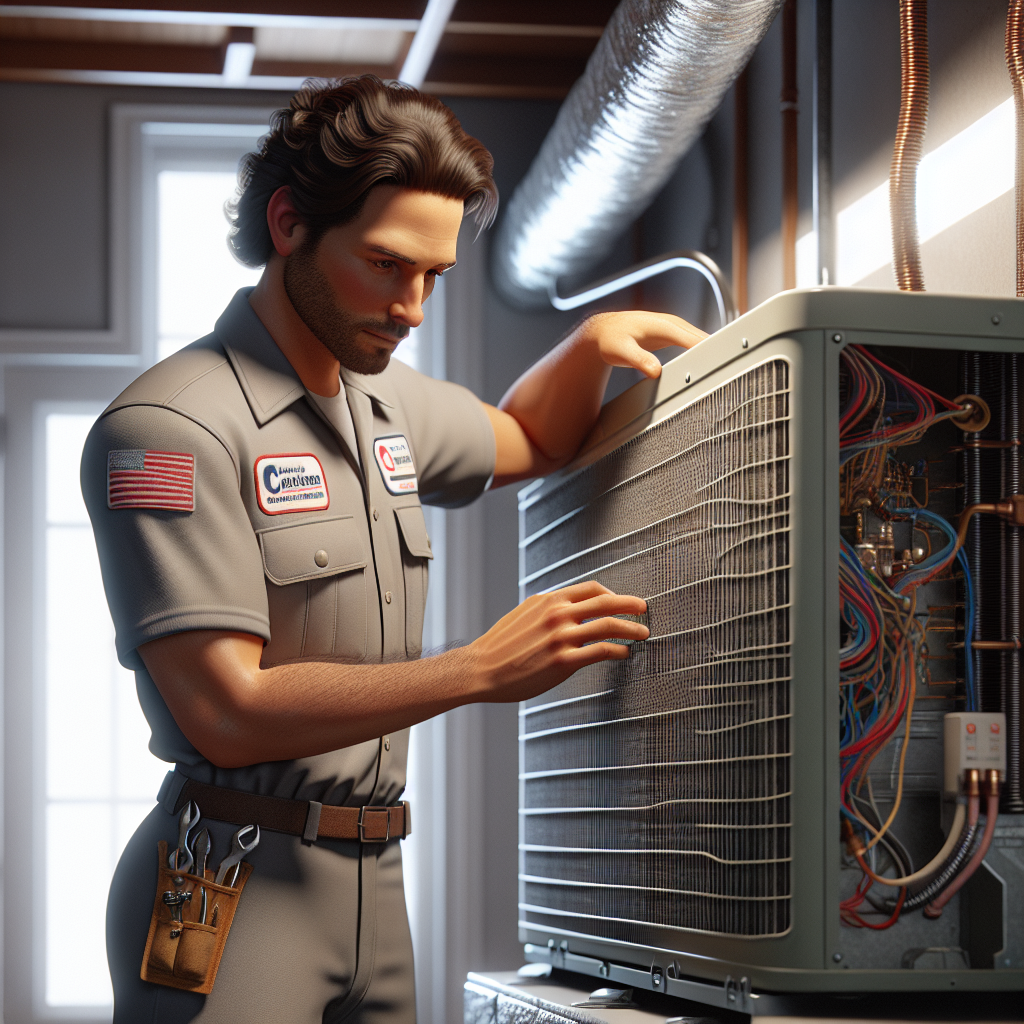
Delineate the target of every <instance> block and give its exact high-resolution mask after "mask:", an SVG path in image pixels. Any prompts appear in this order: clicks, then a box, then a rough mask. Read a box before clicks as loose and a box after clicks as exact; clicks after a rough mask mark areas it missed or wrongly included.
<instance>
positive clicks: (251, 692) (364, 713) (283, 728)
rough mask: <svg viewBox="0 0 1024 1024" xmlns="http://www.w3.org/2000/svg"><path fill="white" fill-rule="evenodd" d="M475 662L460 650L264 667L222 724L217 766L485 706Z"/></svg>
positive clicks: (339, 743)
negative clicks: (411, 657)
mask: <svg viewBox="0 0 1024 1024" xmlns="http://www.w3.org/2000/svg"><path fill="white" fill-rule="evenodd" d="M470 662H471V656H470V655H469V653H468V652H467V651H466V650H465V649H462V650H457V651H451V652H449V653H447V654H443V655H439V656H437V657H433V658H423V659H422V660H419V661H409V662H398V663H395V664H386V665H347V664H342V663H338V662H329V661H303V662H291V663H286V664H282V665H275V666H274V667H273V668H268V669H262V670H260V671H258V672H257V673H256V674H255V676H254V677H253V679H252V681H251V683H250V685H249V687H247V691H248V692H246V693H245V694H244V695H243V697H242V698H241V699H240V701H239V705H240V706H239V707H237V708H235V709H234V714H232V715H230V717H229V718H228V719H226V720H225V722H224V728H223V732H222V735H221V737H220V739H219V742H218V743H217V744H216V745H217V747H218V758H219V761H218V763H220V764H222V766H224V767H229V765H227V764H225V763H224V762H225V760H226V759H227V760H231V761H234V762H236V763H237V765H245V764H252V763H254V762H256V761H283V760H289V759H292V758H297V757H310V756H313V755H315V754H322V753H325V752H327V751H330V750H337V749H339V748H341V747H349V746H352V745H354V744H356V743H362V742H363V741H365V740H371V739H375V738H376V737H379V736H383V735H385V734H387V733H391V732H397V731H398V730H399V729H406V728H408V727H409V726H411V725H414V724H415V723H417V722H422V721H424V720H426V719H427V718H432V717H433V716H434V715H439V714H442V713H443V712H445V711H448V710H450V709H451V708H454V707H458V706H459V705H460V704H466V703H469V702H471V701H473V700H480V699H482V695H481V694H479V693H478V692H477V689H476V688H474V673H473V671H472V666H471V664H470ZM232 739H233V740H234V742H232ZM225 741H226V742H225Z"/></svg>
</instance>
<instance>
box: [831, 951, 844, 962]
mask: <svg viewBox="0 0 1024 1024" xmlns="http://www.w3.org/2000/svg"><path fill="white" fill-rule="evenodd" d="M832 959H833V960H834V961H835V962H836V963H839V961H840V960H842V959H843V954H842V953H833V954H832Z"/></svg>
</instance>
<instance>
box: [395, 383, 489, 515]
mask: <svg viewBox="0 0 1024 1024" xmlns="http://www.w3.org/2000/svg"><path fill="white" fill-rule="evenodd" d="M406 374H412V375H414V377H415V380H414V381H413V380H402V381H401V384H402V387H401V392H400V393H401V399H402V407H403V411H404V412H405V415H406V419H407V420H408V422H409V427H410V432H411V438H410V440H411V442H412V446H413V451H414V454H415V457H416V472H417V476H418V477H419V491H420V501H422V502H423V504H424V505H440V506H442V507H444V508H458V507H459V506H461V505H467V504H469V502H471V501H473V500H474V499H475V498H478V497H479V496H480V495H481V494H482V493H483V492H484V491H485V490H486V488H487V485H488V484H489V483H490V481H491V478H492V477H493V476H494V463H495V457H496V448H495V442H494V429H493V428H492V427H491V421H490V419H489V418H488V416H487V413H486V411H485V410H484V407H483V404H482V403H481V402H480V400H479V399H478V398H477V397H476V395H474V394H473V392H472V391H470V390H468V389H467V388H464V387H462V386H461V385H459V384H452V383H451V382H450V381H444V380H434V379H433V378H432V377H425V376H423V375H422V374H419V373H415V371H412V370H406ZM406 374H403V377H405V376H406Z"/></svg>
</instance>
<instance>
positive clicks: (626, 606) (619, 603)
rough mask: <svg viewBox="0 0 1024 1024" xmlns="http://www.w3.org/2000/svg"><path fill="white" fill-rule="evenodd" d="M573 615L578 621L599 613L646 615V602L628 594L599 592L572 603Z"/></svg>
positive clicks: (592, 617)
mask: <svg viewBox="0 0 1024 1024" xmlns="http://www.w3.org/2000/svg"><path fill="white" fill-rule="evenodd" d="M572 610H573V616H574V617H575V618H577V620H578V621H579V622H582V621H583V620H584V619H596V618H598V616H601V615H646V614H647V602H646V601H645V600H643V598H640V597H631V596H630V595H628V594H601V595H599V596H598V597H592V598H590V599H589V600H587V601H578V602H577V603H576V604H574V605H573V609H572Z"/></svg>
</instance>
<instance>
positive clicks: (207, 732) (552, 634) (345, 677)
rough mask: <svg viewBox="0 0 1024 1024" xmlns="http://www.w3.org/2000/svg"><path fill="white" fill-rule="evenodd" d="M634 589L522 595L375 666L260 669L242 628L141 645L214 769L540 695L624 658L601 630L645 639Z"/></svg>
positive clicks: (300, 664)
mask: <svg viewBox="0 0 1024 1024" xmlns="http://www.w3.org/2000/svg"><path fill="white" fill-rule="evenodd" d="M645 610H646V605H645V603H644V602H643V601H642V600H640V599H639V598H635V597H627V596H621V595H616V594H613V593H611V591H609V590H607V589H606V588H605V587H602V586H601V585H600V584H597V583H580V584H576V585H575V586H572V587H567V588H566V589H565V590H560V591H553V592H551V593H549V594H544V595H537V596H535V597H531V598H528V599H527V600H526V601H524V602H523V604H521V605H519V607H518V608H515V609H514V610H513V611H511V612H509V613H508V615H505V616H504V617H503V618H502V619H500V620H499V621H498V622H496V623H495V624H494V625H493V626H492V627H491V628H490V629H489V630H488V631H487V632H486V633H485V634H484V635H483V636H482V637H480V638H479V639H477V640H474V641H473V643H472V644H470V645H469V646H468V647H464V648H460V649H459V650H456V651H450V652H448V653H447V654H442V655H439V656H438V657H435V658H423V659H422V660H420V661H408V662H397V663H393V664H385V665H348V664H344V663H342V662H333V661H296V662H289V663H286V664H282V665H274V666H272V667H270V668H261V667H260V657H261V654H262V652H263V641H262V640H260V639H259V638H258V637H255V636H251V635H249V634H245V633H230V632H223V631H218V630H197V631H194V632H186V633H174V634H172V635H170V636H165V637H161V638H160V639H158V640H151V641H150V642H149V643H146V644H143V645H142V646H141V647H139V654H140V655H141V656H142V660H143V661H144V662H145V664H146V668H147V669H148V670H149V673H150V675H151V676H152V677H153V681H154V683H155V684H156V687H157V689H158V690H159V691H160V695H161V696H162V697H163V699H164V701H165V702H166V703H167V708H168V710H169V711H170V712H171V714H172V715H173V716H174V720H175V721H176V722H177V723H178V726H179V727H180V728H181V731H182V732H183V733H184V734H185V736H186V738H187V739H188V740H189V742H191V743H192V745H193V746H194V747H195V748H196V749H197V750H198V751H199V753H200V754H202V755H203V756H204V757H205V758H207V760H209V761H211V762H212V763H213V764H215V765H218V766H219V767H222V768H237V767H242V766H244V765H249V764H257V763H259V762H261V761H282V760H291V759H294V758H299V757H312V756H314V755H316V754H322V753H325V752H327V751H329V750H337V749H339V748H341V747H347V746H352V745H353V744H355V743H361V742H363V741H364V740H369V739H375V738H376V737H378V736H382V735H384V734H386V733H389V732H394V731H396V730H398V729H404V728H405V727H407V726H410V725H413V724H414V723H416V722H422V721H424V720H425V719H427V718H432V717H433V716H434V715H438V714H441V712H443V711H448V710H449V709H450V708H454V707H458V706H459V705H460V704H472V703H476V702H478V701H518V700H525V699H528V698H529V697H533V696H535V695H536V694H538V693H543V692H544V691H545V690H548V689H550V688H551V687H552V686H554V685H555V684H557V683H559V682H561V681H562V680H563V679H566V678H568V677H569V676H570V675H572V673H573V672H575V671H576V670H577V669H579V668H582V667H583V666H584V665H591V664H594V663H595V662H597V661H604V660H608V659H621V658H625V657H628V656H629V649H628V648H627V647H625V646H623V645H622V644H617V643H608V642H604V641H607V640H613V639H618V640H643V639H646V637H647V635H648V630H647V627H646V626H644V625H642V624H640V623H638V622H634V621H630V620H624V619H621V618H617V617H615V616H620V615H632V616H636V615H642V614H643V613H644V611H645Z"/></svg>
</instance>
